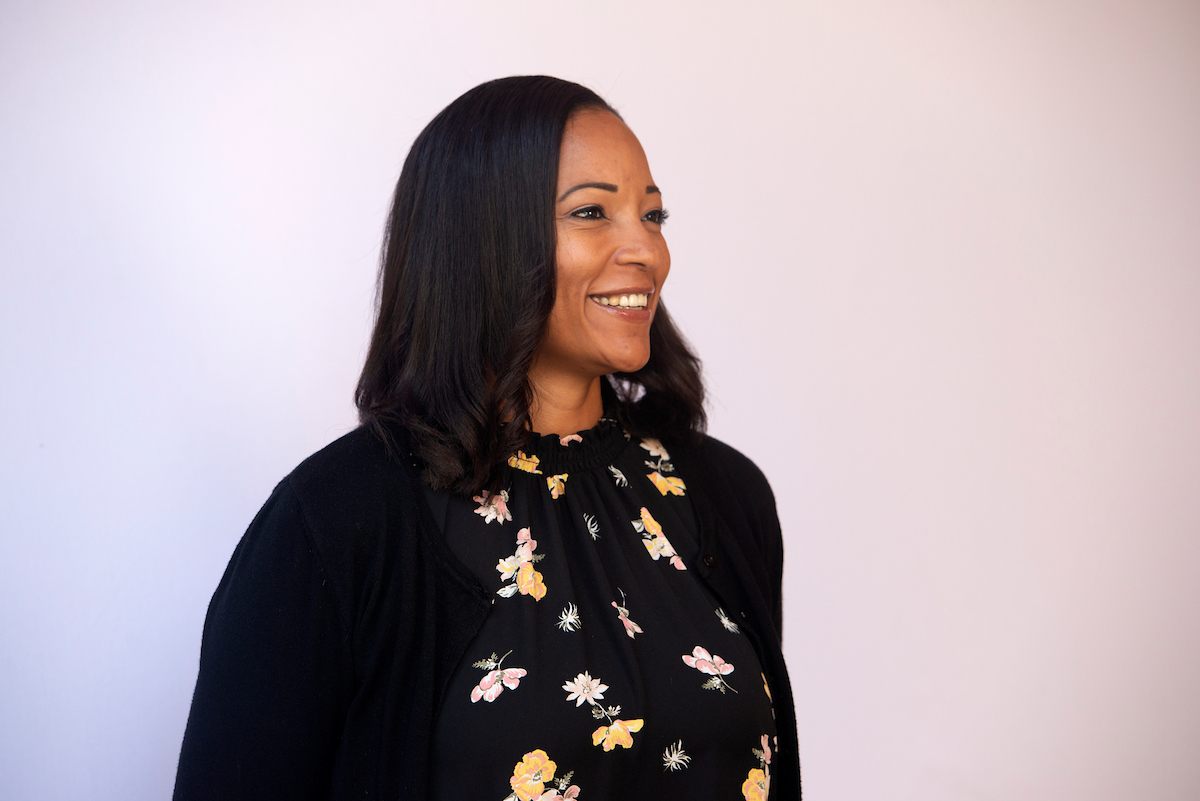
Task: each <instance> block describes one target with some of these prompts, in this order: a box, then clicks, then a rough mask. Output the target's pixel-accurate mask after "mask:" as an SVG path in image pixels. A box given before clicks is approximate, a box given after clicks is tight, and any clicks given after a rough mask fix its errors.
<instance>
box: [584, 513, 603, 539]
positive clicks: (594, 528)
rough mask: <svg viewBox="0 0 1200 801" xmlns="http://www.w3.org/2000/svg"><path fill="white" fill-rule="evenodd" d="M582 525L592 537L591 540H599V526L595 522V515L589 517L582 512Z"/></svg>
mask: <svg viewBox="0 0 1200 801" xmlns="http://www.w3.org/2000/svg"><path fill="white" fill-rule="evenodd" d="M583 524H584V525H585V526H587V530H588V534H591V535H592V539H594V540H598V539H600V524H599V523H597V522H596V516H595V515H589V514H588V513H587V512H584V513H583Z"/></svg>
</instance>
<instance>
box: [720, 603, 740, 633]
mask: <svg viewBox="0 0 1200 801" xmlns="http://www.w3.org/2000/svg"><path fill="white" fill-rule="evenodd" d="M717 620H719V621H721V625H722V626H724V627H725V630H726V631H732V632H733V633H734V634H737V633H738V632H739V631H741V629H739V628H738V624H737V623H734V622H733V621H732V620H730V619H729V615H727V614H725V610H724V609H722V608H721V607H719V606H718V607H717Z"/></svg>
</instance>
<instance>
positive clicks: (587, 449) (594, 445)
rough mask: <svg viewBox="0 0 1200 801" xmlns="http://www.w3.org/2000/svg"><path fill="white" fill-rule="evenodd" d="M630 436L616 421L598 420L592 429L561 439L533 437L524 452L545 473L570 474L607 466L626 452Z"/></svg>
mask: <svg viewBox="0 0 1200 801" xmlns="http://www.w3.org/2000/svg"><path fill="white" fill-rule="evenodd" d="M628 442H629V434H628V433H626V431H625V429H624V428H623V427H622V426H621V424H620V423H618V422H617V421H616V420H615V419H613V418H611V417H601V418H600V421H599V422H598V423H596V425H594V426H593V427H591V428H589V429H586V430H583V431H577V432H575V433H574V434H568V435H566V436H562V437H560V436H559V435H557V434H546V435H544V436H535V437H534V438H533V439H531V440H530V442H529V445H528V446H527V447H526V449H525V453H526V454H527V455H529V456H536V457H537V459H538V466H539V468H540V469H541V472H544V473H551V474H553V473H570V472H574V471H584V470H591V469H593V468H597V467H602V466H605V465H608V464H610V463H611V462H612V461H613V460H614V459H615V458H617V456H618V455H619V454H620V453H621V451H623V450H624V449H625V445H626V444H627V443H628Z"/></svg>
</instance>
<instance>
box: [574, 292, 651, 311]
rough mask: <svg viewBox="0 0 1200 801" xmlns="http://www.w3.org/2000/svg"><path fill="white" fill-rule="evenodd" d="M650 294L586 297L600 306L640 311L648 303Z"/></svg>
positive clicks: (636, 293) (637, 293) (631, 293)
mask: <svg viewBox="0 0 1200 801" xmlns="http://www.w3.org/2000/svg"><path fill="white" fill-rule="evenodd" d="M651 294H652V293H650V292H626V293H617V294H611V295H607V294H606V295H589V296H588V297H590V298H591V299H592V300H593V301H594V302H596V303H598V304H600V305H601V306H611V307H617V308H621V309H629V310H630V311H640V310H642V309H645V308H646V306H647V305H648V304H649V303H650V295H651Z"/></svg>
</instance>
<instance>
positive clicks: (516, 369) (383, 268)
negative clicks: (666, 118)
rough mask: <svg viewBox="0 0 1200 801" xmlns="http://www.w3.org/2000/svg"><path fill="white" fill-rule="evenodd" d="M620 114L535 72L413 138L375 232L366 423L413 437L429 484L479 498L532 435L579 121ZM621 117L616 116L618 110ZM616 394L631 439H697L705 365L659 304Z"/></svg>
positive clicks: (471, 99) (498, 83)
mask: <svg viewBox="0 0 1200 801" xmlns="http://www.w3.org/2000/svg"><path fill="white" fill-rule="evenodd" d="M588 108H599V109H604V110H607V111H610V112H612V113H613V114H616V111H614V110H613V109H612V107H611V106H609V105H608V104H607V103H606V102H604V100H602V99H601V98H600V96H599V95H597V94H596V93H595V92H593V91H591V90H590V89H587V88H585V87H583V86H579V85H578V84H574V83H570V82H568V81H563V80H559V79H558V78H551V77H547V76H544V75H536V76H519V77H512V78H501V79H499V80H495V81H490V82H488V83H484V84H481V85H479V86H476V87H475V88H474V89H471V90H470V91H468V92H467V93H465V94H464V95H462V96H461V97H459V98H458V99H457V100H455V101H454V102H453V103H451V104H450V105H449V106H447V107H446V108H445V109H443V110H442V112H441V113H440V114H438V115H437V116H436V117H434V118H433V121H432V122H430V123H429V125H427V126H425V129H424V130H423V131H421V133H420V135H419V136H418V137H417V139H416V141H415V142H414V143H413V146H412V150H410V151H409V153H408V158H407V159H405V161H404V168H403V170H402V171H401V173H400V180H399V182H398V183H397V184H396V194H395V197H394V198H393V200H392V208H391V213H390V214H389V216H388V221H387V228H386V231H385V233H384V241H383V254H382V258H381V262H380V269H379V282H378V287H377V304H378V305H377V312H376V318H375V329H374V332H373V333H372V335H371V345H370V348H369V350H368V352H367V359H366V363H365V364H364V365H363V371H362V375H361V376H360V377H359V379H358V388H357V390H356V391H355V403H356V405H357V406H358V411H359V418H360V420H361V421H362V422H363V424H364V425H369V426H371V427H372V428H373V429H374V430H375V431H376V433H378V434H379V435H380V436H381V437H383V439H384V440H385V441H387V442H389V443H391V442H392V437H391V436H390V435H389V430H390V429H391V427H392V426H394V425H399V426H401V427H402V428H403V429H405V430H406V431H407V438H408V441H409V446H410V447H411V449H412V451H413V453H414V454H415V455H416V456H417V457H418V458H419V459H420V461H421V462H422V464H423V474H422V475H423V478H424V480H425V481H426V482H427V483H428V484H429V485H430V486H432V487H434V488H450V489H451V490H453V491H455V492H458V493H476V492H478V491H479V490H480V489H483V488H485V487H489V486H493V485H494V483H495V482H496V481H497V477H498V475H499V468H500V466H501V465H503V464H504V463H505V462H506V461H507V459H508V457H509V456H510V455H511V454H512V453H514V452H515V451H516V450H517V449H518V448H519V447H522V446H523V445H525V443H526V442H527V441H528V438H529V436H530V417H529V405H530V399H531V390H530V384H529V368H530V365H531V364H532V363H533V358H534V353H535V351H536V350H537V347H538V345H539V344H540V343H541V341H542V338H543V336H544V335H545V331H546V321H547V319H548V318H549V316H550V311H551V309H552V308H553V307H554V299H555V262H554V259H555V225H554V195H555V189H556V188H557V182H558V155H559V149H560V147H561V144H562V137H563V130H564V128H565V127H566V124H567V120H568V119H569V118H570V116H571V115H572V114H574V113H575V112H578V111H581V110H583V109H588ZM618 116H619V115H618ZM614 378H615V380H614V381H613V382H612V384H613V387H614V390H615V391H614V392H613V393H606V394H609V396H610V399H611V403H610V406H611V407H612V410H613V411H614V412H615V414H616V415H617V417H618V419H619V420H620V421H621V422H622V423H623V424H624V425H625V426H626V428H627V429H629V430H630V432H631V433H634V434H640V435H648V436H656V437H660V438H665V439H668V440H670V439H676V440H678V439H690V438H693V437H696V436H698V435H699V433H700V432H702V431H703V430H704V425H705V415H704V386H703V383H702V382H701V379H700V362H699V360H698V359H697V358H696V357H695V356H694V355H693V354H692V352H691V351H690V350H689V349H688V346H687V343H686V342H685V341H684V339H683V337H682V336H681V335H680V334H679V332H678V331H677V330H676V328H675V327H674V325H672V323H671V319H670V317H669V316H668V314H667V310H666V309H665V308H664V307H663V305H662V303H661V302H660V303H659V304H658V308H657V311H656V312H655V316H654V322H653V324H652V325H651V328H650V360H649V362H647V364H646V366H645V367H643V368H642V369H641V370H638V371H637V372H636V373H628V374H620V375H618V376H615V377H614Z"/></svg>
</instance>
